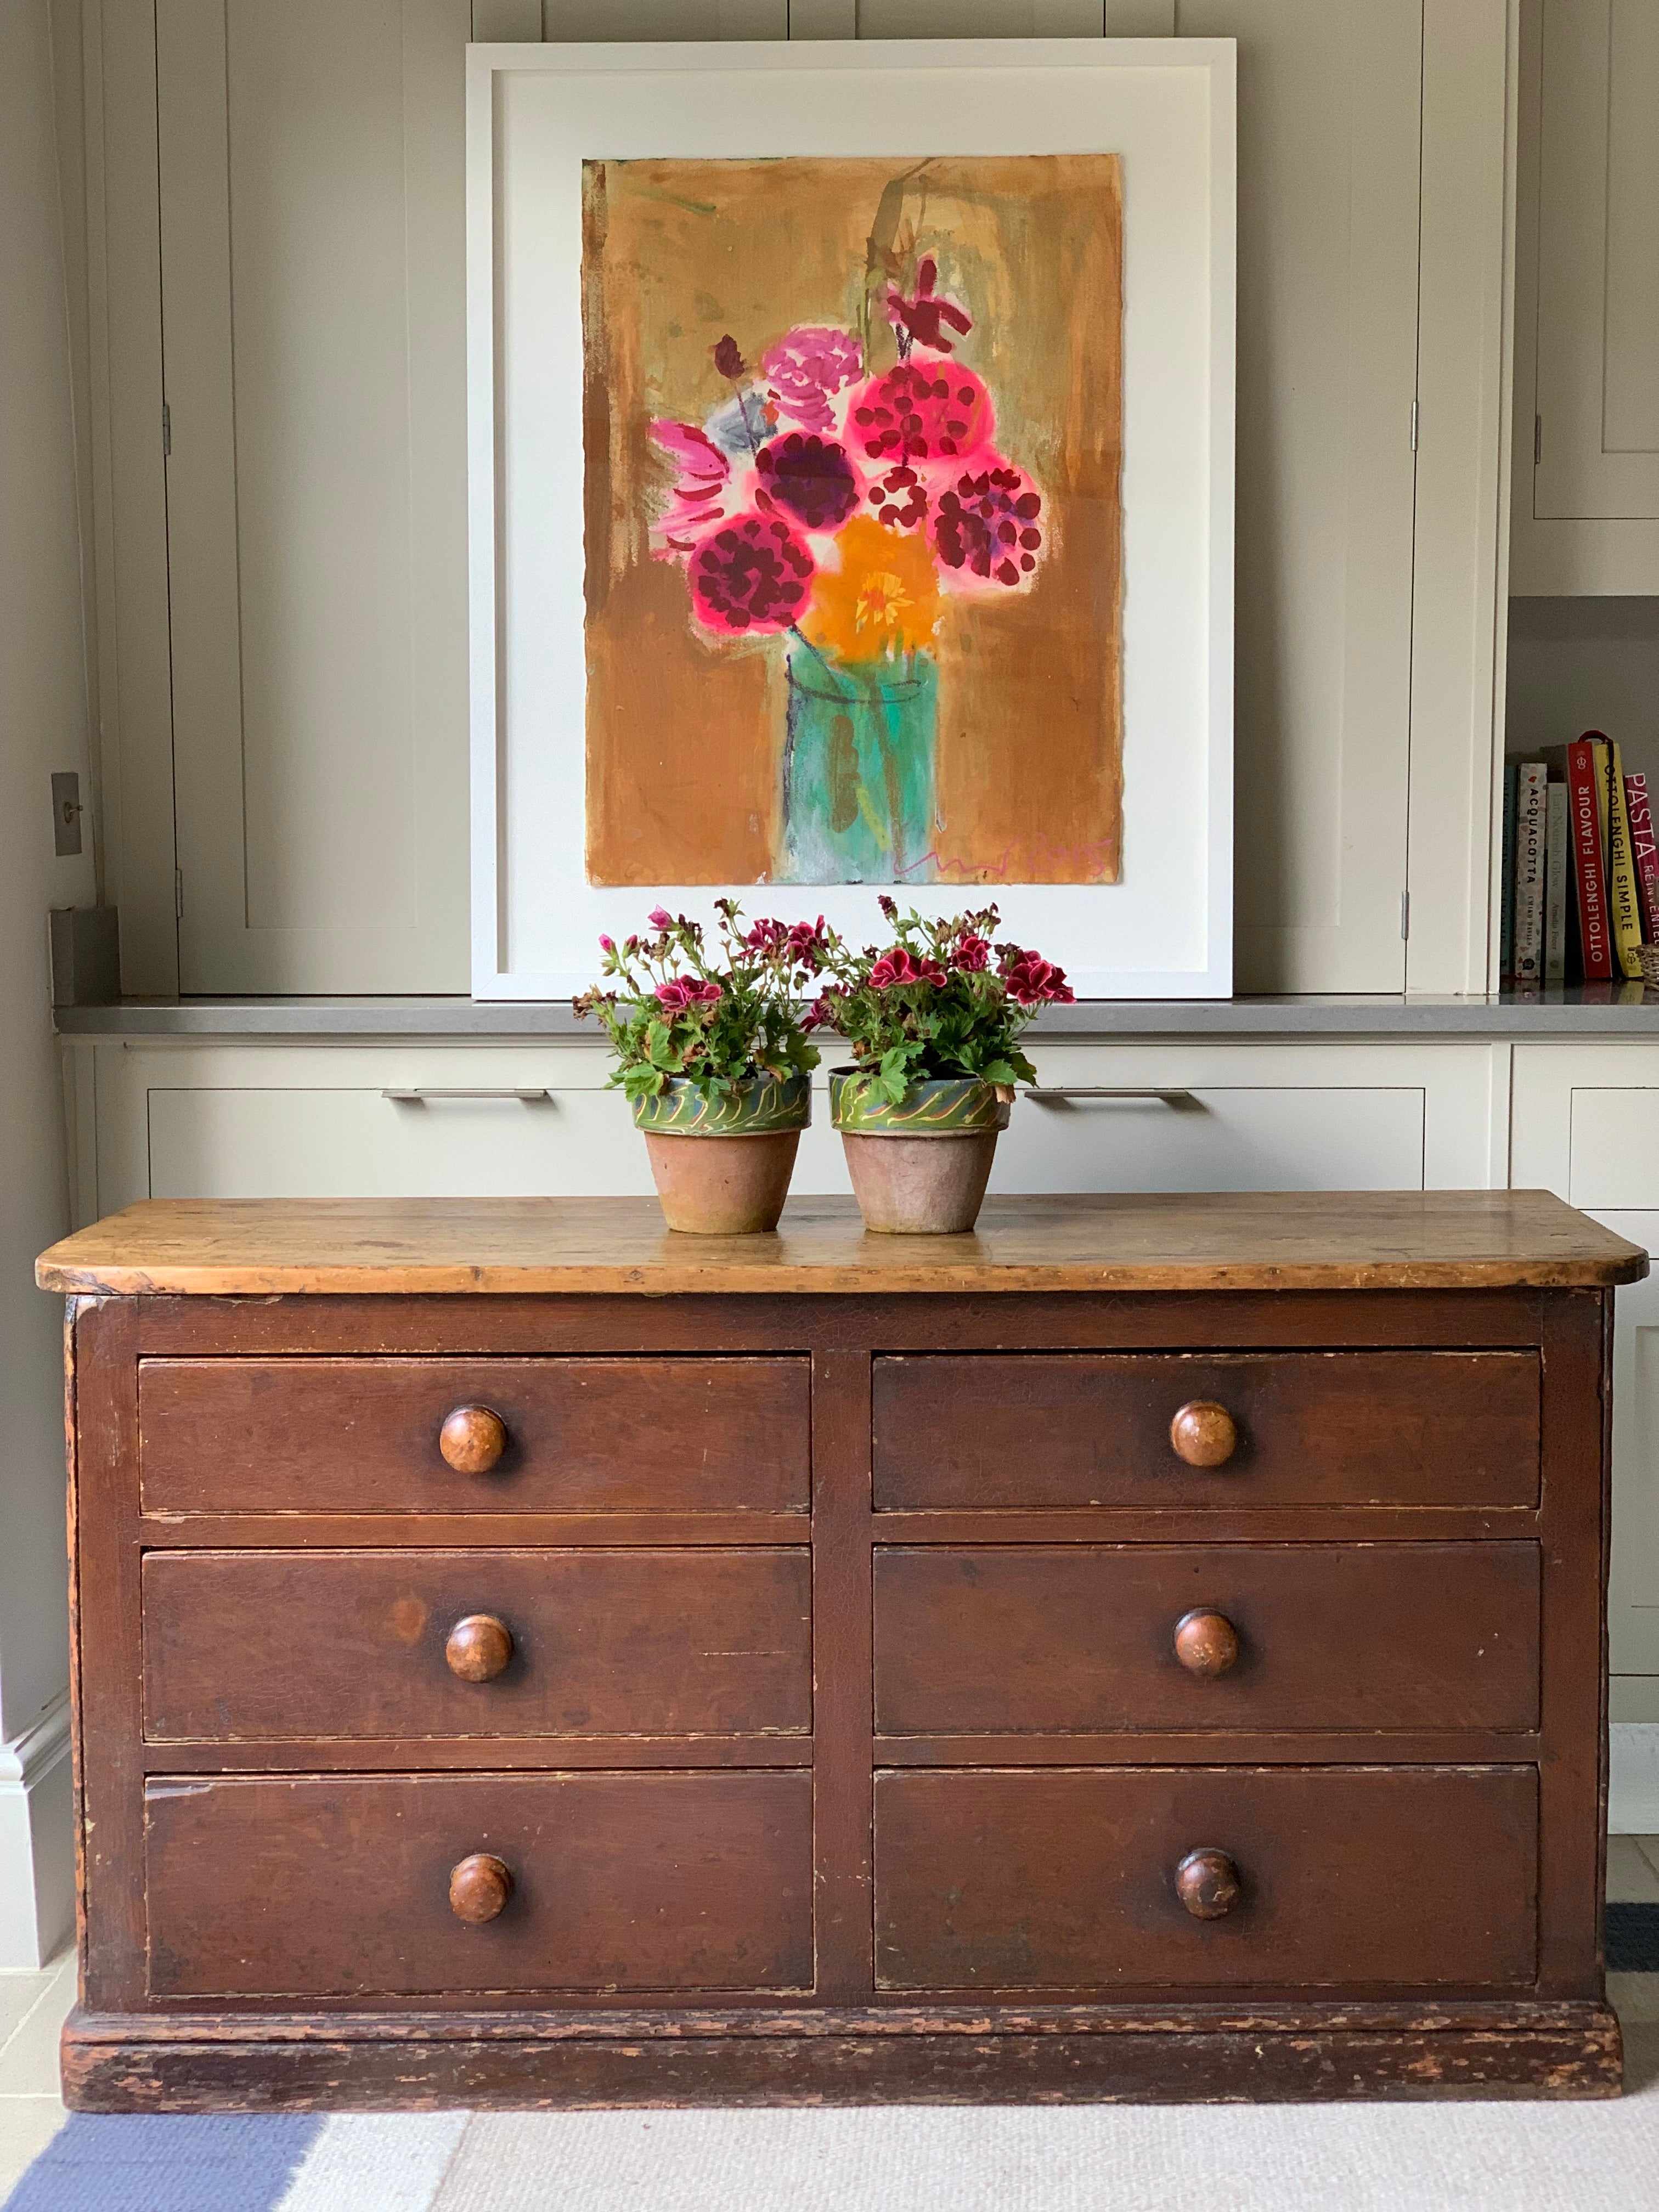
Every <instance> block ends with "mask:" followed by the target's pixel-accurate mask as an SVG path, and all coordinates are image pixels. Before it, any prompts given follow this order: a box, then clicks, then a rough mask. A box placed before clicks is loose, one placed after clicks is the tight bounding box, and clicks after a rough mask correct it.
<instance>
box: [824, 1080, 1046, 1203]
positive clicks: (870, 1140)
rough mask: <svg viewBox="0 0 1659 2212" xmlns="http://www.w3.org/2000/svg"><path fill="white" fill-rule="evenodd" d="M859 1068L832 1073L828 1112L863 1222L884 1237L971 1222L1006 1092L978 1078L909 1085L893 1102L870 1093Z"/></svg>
mask: <svg viewBox="0 0 1659 2212" xmlns="http://www.w3.org/2000/svg"><path fill="white" fill-rule="evenodd" d="M857 1078H858V1070H857V1069H856V1068H836V1069H833V1070H832V1071H831V1073H830V1077H829V1103H830V1113H831V1116H832V1118H833V1120H834V1121H835V1124H836V1127H837V1128H838V1129H839V1130H840V1131H841V1141H842V1150H843V1151H844V1152H845V1153H846V1155H847V1171H848V1174H849V1175H850V1176H852V1178H853V1191H854V1196H855V1197H856V1198H857V1200H858V1202H859V1212H860V1213H861V1214H862V1215H863V1216H864V1225H865V1227H866V1229H868V1230H872V1231H875V1232H876V1233H877V1234H878V1235H881V1236H888V1237H942V1236H949V1235H951V1233H952V1232H953V1231H955V1232H959V1231H963V1230H966V1229H971V1228H972V1227H973V1225H974V1224H975V1221H976V1220H977V1219H978V1218H979V1209H980V1206H981V1204H982V1203H983V1200H984V1197H985V1186H986V1185H987V1183H988V1182H989V1181H990V1180H991V1164H992V1162H993V1160H994V1158H995V1157H996V1149H997V1138H998V1136H999V1134H1000V1132H1001V1131H1002V1130H1003V1129H1005V1128H1006V1127H1007V1125H1008V1099H1007V1098H1006V1097H1004V1096H1003V1094H1002V1092H1001V1091H1000V1089H999V1088H998V1087H997V1086H996V1085H992V1084H989V1083H982V1082H981V1081H979V1080H978V1079H963V1078H959V1077H953V1078H947V1079H937V1078H936V1079H931V1080H929V1081H927V1082H925V1083H915V1084H912V1085H911V1086H910V1088H909V1090H908V1091H906V1093H905V1095H904V1097H903V1098H902V1101H901V1102H900V1103H899V1104H898V1105H896V1106H890V1105H887V1104H885V1103H882V1102H881V1101H878V1100H872V1099H871V1098H870V1097H869V1096H868V1095H867V1093H866V1091H865V1089H864V1086H863V1085H862V1084H861V1083H860V1081H859V1080H858V1079H857Z"/></svg>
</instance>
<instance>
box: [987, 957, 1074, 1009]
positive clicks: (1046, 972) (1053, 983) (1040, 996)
mask: <svg viewBox="0 0 1659 2212" xmlns="http://www.w3.org/2000/svg"><path fill="white" fill-rule="evenodd" d="M1002 951H1003V958H1004V960H1005V961H1006V962H1007V964H1006V966H1005V967H1004V969H1003V971H1002V981H1003V987H1004V988H1005V990H1006V992H1007V994H1008V996H1009V997H1010V998H1011V999H1012V1000H1014V1002H1015V1003H1016V1005H1018V1006H1042V1005H1046V1004H1051V1003H1052V1004H1056V1005H1065V1004H1069V1003H1070V1002H1071V1001H1072V1000H1074V999H1075V998H1076V996H1077V994H1076V993H1075V992H1074V991H1073V988H1072V987H1071V985H1070V984H1069V983H1068V982H1067V981H1066V971H1065V969H1063V968H1056V967H1055V966H1054V963H1053V961H1052V960H1045V959H1044V958H1043V957H1042V954H1041V953H1040V952H1022V951H1020V949H1019V947H1018V945H1004V946H1003V948H1002ZM1010 953H1012V955H1013V956H1014V957H1013V958H1012V960H1009V959H1008V956H1009V954H1010Z"/></svg>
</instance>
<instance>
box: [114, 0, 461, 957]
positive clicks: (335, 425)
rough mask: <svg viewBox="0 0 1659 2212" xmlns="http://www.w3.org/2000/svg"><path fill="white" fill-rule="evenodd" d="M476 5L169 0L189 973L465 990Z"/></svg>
mask: <svg viewBox="0 0 1659 2212" xmlns="http://www.w3.org/2000/svg"><path fill="white" fill-rule="evenodd" d="M470 23H471V14H470V9H469V7H468V4H467V0H159V4H158V6H157V9H156V65H157V78H156V83H157V111H156V112H157V124H158V130H159V143H160V158H161V291H162V316H161V322H162V366H163V374H164V382H165V392H166V398H167V410H168V421H169V425H170V439H171V452H170V453H169V456H168V459H167V568H168V586H169V601H170V622H171V629H172V648H173V758H174V774H175V781H176V818H177V837H178V860H179V889H180V892H181V898H180V915H179V956H180V957H179V981H180V987H181V988H182V989H183V990H185V992H216V991H229V992H240V991H253V992H307V991H377V990H383V991H410V992H413V991H447V990H451V991H464V990H465V988H466V981H467V953H466V887H467V870H466V830H465V823H466V568H465V532H466V502H465V390H464V386H465V353H464V337H463V304H464V292H465V257H464V250H463V245H464V240H463V220H462V204H463V101H462V87H463V79H464V69H465V46H466V40H467V35H468V31H469V28H470Z"/></svg>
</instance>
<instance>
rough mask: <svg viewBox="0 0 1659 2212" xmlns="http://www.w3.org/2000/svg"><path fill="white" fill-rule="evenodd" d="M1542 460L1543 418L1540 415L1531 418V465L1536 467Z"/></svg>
mask: <svg viewBox="0 0 1659 2212" xmlns="http://www.w3.org/2000/svg"><path fill="white" fill-rule="evenodd" d="M1543 458H1544V418H1543V416H1541V415H1534V416H1533V418H1532V465H1533V466H1534V468H1536V467H1537V466H1538V464H1539V463H1540V461H1541V460H1542V459H1543Z"/></svg>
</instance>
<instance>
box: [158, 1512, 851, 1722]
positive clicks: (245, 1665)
mask: <svg viewBox="0 0 1659 2212" xmlns="http://www.w3.org/2000/svg"><path fill="white" fill-rule="evenodd" d="M810 1593H811V1576H810V1572H809V1555H808V1553H806V1551H805V1549H802V1550H800V1551H765V1550H755V1551H704V1550H696V1549H685V1550H675V1551H663V1552H647V1551H626V1552H624V1551H614V1552H612V1551H597V1550H596V1551H535V1552H531V1551H484V1550H479V1551H466V1552H422V1551H408V1552H401V1551H400V1552H278V1551H270V1552H205V1553H203V1552H151V1553H149V1554H148V1555H147V1556H146V1558H145V1560H144V1565H143V1624H144V1732H145V1735H146V1736H147V1737H148V1738H149V1741H151V1742H152V1743H157V1742H197V1743H234V1742H258V1741H283V1740H287V1739H305V1738H339V1737H362V1738H366V1739H380V1740H386V1739H393V1738H414V1739H420V1738H432V1737H440V1736H462V1735H465V1736H475V1737H476V1736H601V1735H602V1736H618V1735H620V1736H627V1735H780V1734H791V1733H799V1732H802V1731H805V1730H806V1729H810V1728H811V1594H810Z"/></svg>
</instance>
